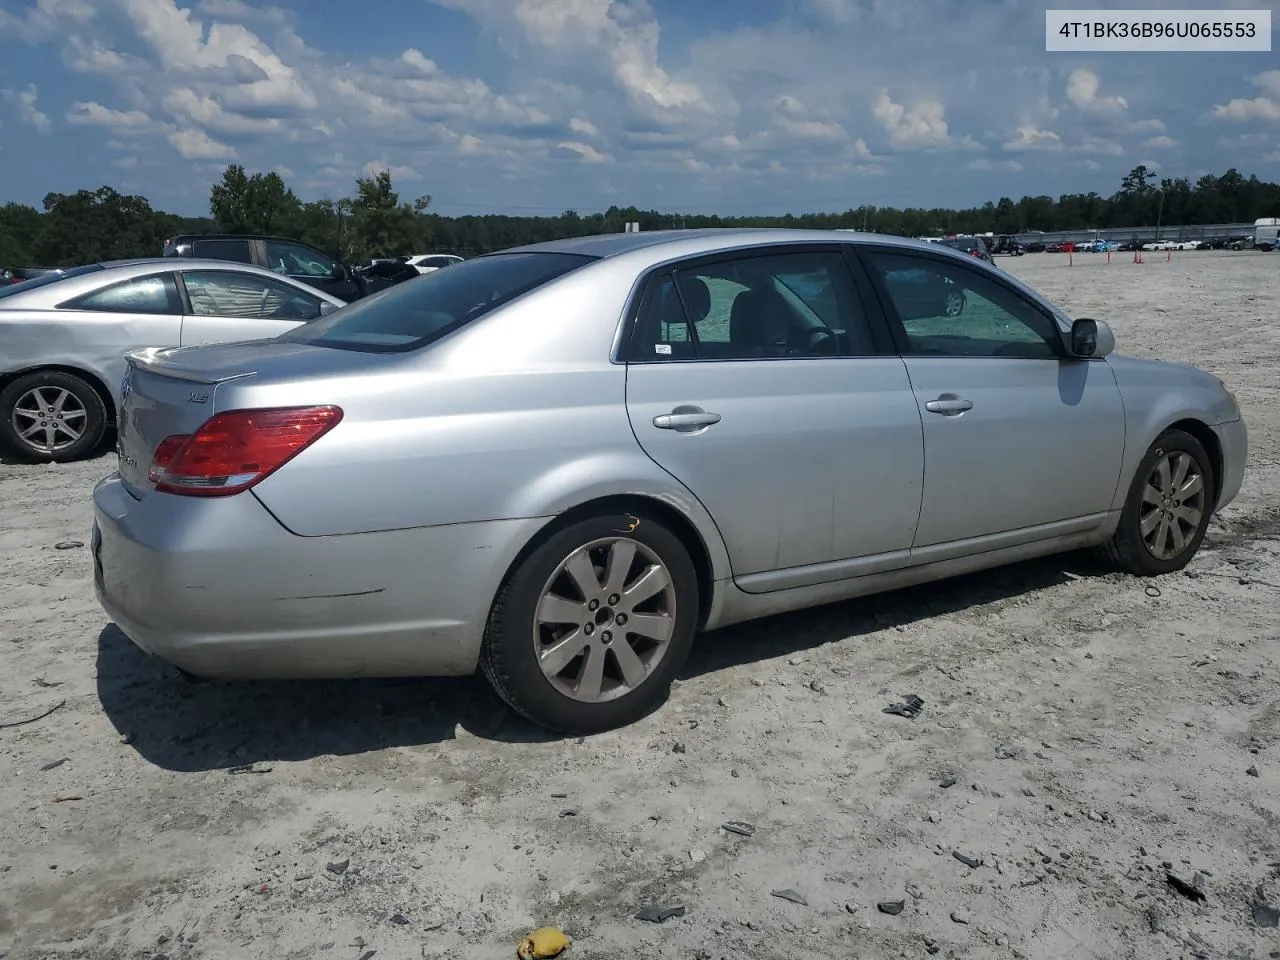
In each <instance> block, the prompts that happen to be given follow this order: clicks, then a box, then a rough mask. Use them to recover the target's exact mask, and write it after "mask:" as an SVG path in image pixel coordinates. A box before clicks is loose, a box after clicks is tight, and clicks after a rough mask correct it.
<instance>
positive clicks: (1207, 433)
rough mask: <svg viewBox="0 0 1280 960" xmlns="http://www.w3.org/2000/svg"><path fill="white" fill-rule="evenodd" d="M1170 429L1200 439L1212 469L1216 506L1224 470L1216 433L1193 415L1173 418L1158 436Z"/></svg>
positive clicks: (1220, 493)
mask: <svg viewBox="0 0 1280 960" xmlns="http://www.w3.org/2000/svg"><path fill="white" fill-rule="evenodd" d="M1170 430H1181V431H1183V432H1184V433H1189V434H1191V436H1193V437H1195V438H1196V439H1197V440H1198V441H1200V446H1202V447H1204V450H1205V453H1207V454H1209V469H1210V470H1212V471H1213V497H1214V505H1215V507H1216V506H1217V501H1218V498H1219V497H1220V496H1221V495H1222V475H1223V470H1224V464H1223V461H1222V444H1221V442H1220V441H1219V440H1218V435H1217V434H1216V433H1214V432H1213V428H1212V427H1211V426H1209V425H1208V424H1207V423H1205V422H1204V421H1203V420H1197V419H1195V418H1194V417H1184V418H1183V419H1181V420H1175V421H1174V422H1173V423H1171V424H1169V425H1168V426H1167V427H1165V428H1164V429H1163V430H1161V431H1160V436H1163V435H1164V434H1165V433H1167V432H1168V431H1170Z"/></svg>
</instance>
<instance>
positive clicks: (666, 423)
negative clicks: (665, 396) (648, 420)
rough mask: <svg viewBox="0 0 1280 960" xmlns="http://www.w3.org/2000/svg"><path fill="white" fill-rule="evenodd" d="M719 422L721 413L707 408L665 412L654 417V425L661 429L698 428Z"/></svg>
mask: <svg viewBox="0 0 1280 960" xmlns="http://www.w3.org/2000/svg"><path fill="white" fill-rule="evenodd" d="M719 422H720V414H718V413H707V412H706V411H705V410H698V411H696V412H695V411H681V412H679V413H663V414H659V415H658V416H656V417H654V418H653V425H654V426H655V427H657V428H658V429H659V430H698V429H700V428H702V427H709V426H711V425H712V424H713V423H719Z"/></svg>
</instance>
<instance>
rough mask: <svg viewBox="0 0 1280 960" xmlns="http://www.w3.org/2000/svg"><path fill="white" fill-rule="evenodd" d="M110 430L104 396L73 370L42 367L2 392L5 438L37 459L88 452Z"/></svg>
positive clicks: (0, 426) (0, 435)
mask: <svg viewBox="0 0 1280 960" xmlns="http://www.w3.org/2000/svg"><path fill="white" fill-rule="evenodd" d="M106 429H107V409H106V406H105V404H103V402H102V397H100V396H98V391H96V390H95V389H93V387H92V386H91V385H90V384H88V383H87V382H86V381H84V380H83V379H81V378H80V377H77V376H75V375H74V374H70V373H64V372H63V371H61V370H42V371H39V372H37V373H29V374H27V375H26V376H25V377H19V378H18V379H17V380H15V381H13V383H11V384H9V386H7V387H5V388H4V390H3V391H0V441H2V442H3V443H4V445H5V446H7V447H9V448H10V449H12V450H13V451H14V452H15V453H18V454H19V455H21V456H23V457H25V458H27V459H30V460H34V461H36V462H37V463H68V462H70V461H72V460H79V459H81V458H83V457H85V456H88V454H89V453H91V452H92V451H93V450H94V449H95V448H96V447H97V446H98V444H99V443H100V442H101V441H102V437H103V434H104V433H105V432H106Z"/></svg>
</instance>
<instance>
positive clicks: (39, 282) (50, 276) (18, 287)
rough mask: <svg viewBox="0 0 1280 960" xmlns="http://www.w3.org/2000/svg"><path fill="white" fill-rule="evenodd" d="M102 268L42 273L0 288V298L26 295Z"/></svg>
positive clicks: (68, 269) (70, 268) (94, 265)
mask: <svg viewBox="0 0 1280 960" xmlns="http://www.w3.org/2000/svg"><path fill="white" fill-rule="evenodd" d="M102 269H104V267H103V266H102V264H100V263H91V264H88V265H87V266H83V267H68V268H67V269H66V270H57V271H55V272H53V273H42V274H40V276H38V277H32V278H31V279H30V280H23V281H22V282H21V283H15V284H14V285H13V286H11V287H0V298H4V297H12V296H14V295H15V294H19V293H26V292H27V291H28V290H34V289H35V288H36V287H47V286H48V285H49V284H51V283H57V282H58V281H59V280H67V279H70V278H71V277H82V276H84V275H85V274H86V273H93V272H94V271H95V270H102Z"/></svg>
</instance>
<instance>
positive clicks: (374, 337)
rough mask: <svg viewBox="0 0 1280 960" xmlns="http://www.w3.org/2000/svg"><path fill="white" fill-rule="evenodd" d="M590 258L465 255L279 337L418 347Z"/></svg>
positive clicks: (370, 348) (371, 348)
mask: <svg viewBox="0 0 1280 960" xmlns="http://www.w3.org/2000/svg"><path fill="white" fill-rule="evenodd" d="M595 259H597V258H595V257H589V256H583V255H581V254H570V253H495V254H490V255H488V256H484V257H476V258H474V259H472V260H464V261H463V262H462V263H457V264H454V265H453V266H451V267H450V268H449V269H448V270H435V271H432V272H431V273H426V274H423V275H422V276H420V277H418V278H417V279H415V280H414V281H413V282H412V283H400V284H396V285H395V286H393V287H388V288H387V289H385V290H383V291H381V292H379V293H375V294H374V295H373V296H371V297H365V298H363V299H361V300H356V301H355V302H354V303H351V304H348V305H347V306H345V307H343V308H342V309H341V310H338V311H336V312H334V313H331V314H329V315H328V316H327V317H325V318H324V319H322V320H320V321H318V322H316V323H309V324H307V325H306V326H303V327H299V328H298V329H296V330H291V331H289V332H288V333H287V334H285V335H284V336H282V337H281V338H280V339H281V340H286V341H289V342H293V343H312V344H315V345H317V346H322V347H335V348H338V349H343V350H363V351H367V352H371V353H390V352H401V351H406V350H416V349H418V348H419V347H423V346H426V345H427V344H429V343H432V342H434V341H436V340H439V339H440V338H441V337H443V336H445V335H446V334H448V333H451V332H452V331H454V330H457V329H458V328H459V327H462V326H464V325H465V324H468V323H471V322H472V321H474V320H477V319H479V318H480V317H482V316H484V315H485V314H486V313H489V312H490V311H492V310H496V309H497V308H498V307H500V306H502V305H504V304H506V303H510V302H511V301H512V300H514V299H516V298H517V297H519V296H522V295H523V294H525V293H528V292H529V291H531V290H533V289H535V288H536V287H541V286H543V285H544V284H547V283H550V282H551V281H552V280H555V279H556V278H558V277H561V276H564V275H565V274H567V273H569V272H571V271H573V270H576V269H578V268H579V267H582V266H585V265H586V264H588V263H591V262H593V261H594V260H595Z"/></svg>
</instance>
